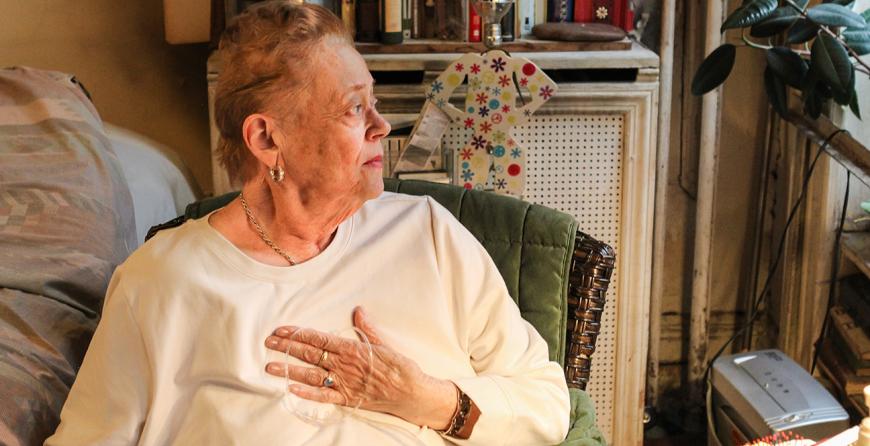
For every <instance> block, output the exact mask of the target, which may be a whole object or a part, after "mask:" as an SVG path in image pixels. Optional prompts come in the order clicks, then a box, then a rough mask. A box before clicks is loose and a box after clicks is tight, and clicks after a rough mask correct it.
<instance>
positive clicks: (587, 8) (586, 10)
mask: <svg viewBox="0 0 870 446" xmlns="http://www.w3.org/2000/svg"><path fill="white" fill-rule="evenodd" d="M574 21H575V22H577V23H589V22H592V21H594V20H593V15H592V0H574Z"/></svg>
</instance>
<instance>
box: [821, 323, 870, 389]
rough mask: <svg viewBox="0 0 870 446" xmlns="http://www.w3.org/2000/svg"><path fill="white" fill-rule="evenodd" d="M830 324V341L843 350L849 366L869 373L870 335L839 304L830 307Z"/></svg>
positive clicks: (863, 373) (866, 373) (863, 372)
mask: <svg viewBox="0 0 870 446" xmlns="http://www.w3.org/2000/svg"><path fill="white" fill-rule="evenodd" d="M831 325H832V327H831V328H832V330H831V331H830V332H829V335H830V336H831V341H832V342H833V343H834V344H835V345H837V346H838V347H839V348H840V350H841V351H843V353H844V356H845V359H846V360H847V362H848V363H849V365H850V367H851V368H852V369H853V370H855V371H856V372H857V371H858V370H861V372H862V373H860V374H861V375H870V373H868V372H870V336H867V333H865V332H864V330H862V329H861V327H858V326H857V325H855V321H854V320H853V319H852V316H850V315H849V313H848V312H847V311H846V310H845V309H844V308H843V307H840V306H834V307H833V308H831ZM864 369H867V370H864Z"/></svg>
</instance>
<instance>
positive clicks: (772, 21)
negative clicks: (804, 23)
mask: <svg viewBox="0 0 870 446" xmlns="http://www.w3.org/2000/svg"><path fill="white" fill-rule="evenodd" d="M798 17H800V14H799V13H798V12H797V11H796V10H795V9H794V8H792V7H791V6H789V5H786V6H780V7H779V8H776V9H775V10H774V11H773V13H772V14H770V16H768V17H767V18H766V19H764V20H762V21H760V22H758V23H756V24H755V25H752V29H750V30H749V35H751V36H752V37H770V36H775V35H777V34H779V33H781V32H783V31H785V30H786V29H787V28H788V27H789V26H791V24H792V23H794V21H795V20H797V19H798Z"/></svg>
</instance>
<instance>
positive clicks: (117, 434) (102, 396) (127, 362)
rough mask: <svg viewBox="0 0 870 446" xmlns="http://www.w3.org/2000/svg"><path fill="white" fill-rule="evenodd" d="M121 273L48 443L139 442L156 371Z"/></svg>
mask: <svg viewBox="0 0 870 446" xmlns="http://www.w3.org/2000/svg"><path fill="white" fill-rule="evenodd" d="M121 275H122V273H121V272H120V268H119V269H118V270H116V272H115V274H114V275H113V276H112V280H111V282H110V284H109V288H108V291H107V293H106V302H105V304H104V307H103V314H102V318H101V320H100V323H99V325H98V326H97V329H96V331H95V333H94V337H93V339H92V340H91V344H90V346H89V347H88V351H87V353H86V354H85V358H84V361H83V362H82V366H81V369H80V370H79V373H78V375H77V377H76V380H75V382H74V383H73V386H72V389H71V390H70V393H69V396H68V397H67V400H66V403H65V404H64V406H63V409H62V410H61V414H60V425H59V426H58V428H57V431H56V432H55V433H54V435H53V436H51V437H49V438H48V439H47V440H46V441H45V445H46V446H61V445H83V444H87V445H133V444H137V443H138V442H139V436H140V433H141V432H142V427H143V424H144V422H145V417H146V414H147V411H148V401H149V394H150V390H149V389H150V382H151V380H150V377H151V369H150V365H149V361H148V359H147V354H146V349H145V345H144V343H143V340H142V334H141V332H140V330H139V325H138V323H137V321H136V318H135V317H134V316H133V313H132V311H131V306H130V303H129V301H128V299H129V296H128V295H127V294H126V293H125V292H124V290H123V286H122V279H121Z"/></svg>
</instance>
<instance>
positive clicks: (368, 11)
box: [355, 0, 380, 42]
mask: <svg viewBox="0 0 870 446" xmlns="http://www.w3.org/2000/svg"><path fill="white" fill-rule="evenodd" d="M379 12H380V11H379V7H378V0H357V2H356V8H355V13H356V26H355V29H356V41H357V42H377V41H378V32H379V28H380V26H379V25H380V18H379V17H378V16H379V15H380V14H379Z"/></svg>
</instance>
